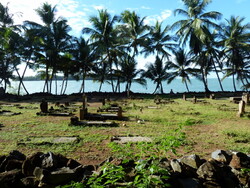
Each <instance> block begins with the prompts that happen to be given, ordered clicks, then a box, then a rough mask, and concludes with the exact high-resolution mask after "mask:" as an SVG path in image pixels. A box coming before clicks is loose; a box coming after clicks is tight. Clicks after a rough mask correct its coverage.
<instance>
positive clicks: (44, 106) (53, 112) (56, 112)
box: [36, 99, 74, 116]
mask: <svg viewBox="0 0 250 188" xmlns="http://www.w3.org/2000/svg"><path fill="white" fill-rule="evenodd" d="M55 106H57V107H58V106H59V107H60V103H59V104H58V102H57V103H56V105H55ZM40 110H41V111H40V112H37V113H36V114H37V115H41V116H71V115H72V112H73V111H74V110H69V109H67V108H60V109H54V108H53V107H52V106H51V107H50V109H48V102H47V101H45V100H44V99H43V100H42V102H41V103H40Z"/></svg>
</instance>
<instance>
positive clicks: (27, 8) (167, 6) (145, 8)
mask: <svg viewBox="0 0 250 188" xmlns="http://www.w3.org/2000/svg"><path fill="white" fill-rule="evenodd" d="M43 2H46V0H45V1H44V0H36V1H34V0H1V3H2V4H3V5H6V4H7V3H9V4H8V6H9V9H10V12H11V13H14V15H15V16H14V19H15V21H16V23H18V24H21V23H22V22H23V21H24V20H30V21H35V22H38V23H39V22H41V21H40V19H39V17H38V16H37V15H36V12H35V9H37V8H38V7H39V6H40V5H41V4H42V3H43ZM47 2H49V3H50V4H52V5H57V14H58V16H62V17H64V18H66V19H67V20H68V24H69V25H70V26H71V28H72V32H71V34H73V35H75V36H79V35H80V34H81V30H82V28H83V27H91V24H90V23H89V21H88V20H89V17H90V16H93V15H97V14H98V10H99V9H107V10H108V12H110V13H111V14H112V15H114V14H116V15H119V14H120V13H121V12H123V11H124V10H131V11H135V12H136V13H137V14H138V15H140V16H141V17H146V19H145V22H146V23H147V24H154V23H155V21H156V20H159V21H162V22H163V23H164V24H169V25H171V24H172V23H174V22H175V21H177V20H179V19H182V18H183V17H181V16H174V15H173V11H174V10H175V9H176V8H183V3H182V1H181V0H48V1H47ZM249 8H250V0H213V1H212V3H211V4H209V5H208V7H207V10H206V11H211V10H214V11H218V12H221V13H222V14H223V18H222V19H221V21H220V22H223V21H224V20H225V19H229V18H230V16H231V15H234V16H241V17H245V18H246V22H250V11H249ZM153 61H154V57H152V56H151V57H149V58H147V59H144V58H143V57H139V58H138V63H139V68H144V66H145V63H148V62H153ZM29 74H30V75H32V72H30V73H29Z"/></svg>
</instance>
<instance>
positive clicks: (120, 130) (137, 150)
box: [0, 99, 250, 160]
mask: <svg viewBox="0 0 250 188" xmlns="http://www.w3.org/2000/svg"><path fill="white" fill-rule="evenodd" d="M205 101H206V103H197V104H193V103H192V102H190V101H183V100H181V99H175V103H174V104H165V105H158V106H157V105H156V104H154V100H153V99H145V100H126V103H127V105H126V106H124V105H123V103H125V101H117V103H118V104H120V105H122V106H123V109H124V110H125V111H126V112H125V113H124V116H127V117H128V118H129V120H128V121H117V123H118V124H119V125H120V126H119V127H74V126H68V124H69V119H70V118H69V117H51V116H37V115H36V112H38V111H39V110H38V109H37V110H36V109H32V108H35V107H39V104H38V103H35V104H27V103H20V104H21V105H22V106H24V107H29V108H27V109H26V108H24V109H18V108H16V107H2V109H1V110H11V111H12V112H21V113H22V114H21V115H16V116H10V117H6V116H0V123H1V124H3V127H2V128H1V130H0V132H1V134H0V155H3V154H7V153H9V152H10V151H11V150H13V149H18V150H20V151H22V152H24V153H25V154H31V153H34V152H37V151H42V152H47V151H52V152H55V153H62V154H64V155H67V156H71V157H73V158H80V156H84V157H88V156H91V157H93V156H94V155H96V154H98V155H96V158H95V159H98V160H102V159H103V160H104V159H105V158H106V157H107V156H111V155H113V156H119V157H127V158H140V157H142V158H144V157H148V156H157V157H160V156H172V155H173V153H174V154H175V155H186V154H191V153H196V154H200V155H204V156H205V155H206V154H208V153H209V152H210V151H211V150H213V149H216V148H220V149H232V150H237V151H242V152H247V153H249V152H250V145H249V144H248V143H249V141H250V137H249V135H250V131H249V130H250V129H249V124H250V119H249V117H248V116H245V117H242V118H238V117H236V112H235V111H221V110H218V107H219V106H223V105H224V106H226V107H227V108H232V109H233V108H235V109H237V108H238V106H237V104H233V103H230V102H229V101H228V100H210V99H206V100H205ZM50 105H51V104H50ZM78 105H80V103H79V104H78ZM107 106H108V104H107ZM148 106H157V107H158V108H157V109H149V108H147V107H148ZM141 108H142V111H141V110H140V109H141ZM77 109H78V110H79V108H77ZM88 110H89V112H95V113H96V110H97V108H96V107H91V106H90V107H89V109H88ZM246 111H247V112H250V107H249V106H247V107H246ZM76 115H78V112H76ZM122 124H126V126H122ZM117 135H123V136H124V135H139V136H148V137H151V138H152V139H153V143H138V144H127V145H122V146H121V145H118V144H114V143H110V139H111V137H112V136H117ZM31 136H38V137H39V136H79V137H80V138H81V141H80V142H79V143H77V144H61V145H58V144H57V145H39V146H37V145H29V146H19V145H17V143H18V141H19V140H22V139H27V138H29V137H31Z"/></svg>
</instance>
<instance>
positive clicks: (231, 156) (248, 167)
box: [0, 150, 250, 188]
mask: <svg viewBox="0 0 250 188" xmlns="http://www.w3.org/2000/svg"><path fill="white" fill-rule="evenodd" d="M154 160H155V159H149V160H140V162H141V161H144V164H146V165H145V166H144V167H145V168H148V167H147V166H150V165H151V164H152V163H153V162H154ZM107 162H109V163H111V164H113V165H116V166H122V167H123V169H124V172H126V174H125V176H126V177H124V178H123V181H122V182H119V181H118V182H115V183H114V184H112V185H111V187H116V186H118V185H119V186H123V187H126V186H127V185H131V183H133V181H135V179H136V177H137V174H138V172H137V170H138V168H137V167H138V164H139V163H140V162H138V161H134V160H130V161H129V162H128V161H127V162H126V163H124V161H122V160H117V159H111V160H109V161H107ZM158 162H159V163H158V167H159V168H162V169H165V172H166V171H167V172H168V178H165V179H164V177H165V176H164V175H166V174H161V172H163V171H157V172H156V171H155V172H154V170H153V171H152V169H155V167H154V168H152V169H151V170H150V172H151V174H150V176H152V177H154V179H158V180H160V179H162V181H161V182H163V183H164V184H170V185H171V186H172V187H175V188H189V187H193V188H199V187H206V188H224V187H225V188H237V187H250V156H248V155H246V154H244V153H241V152H230V151H223V150H216V151H215V152H213V153H212V154H211V158H210V159H209V160H205V159H200V157H199V156H197V155H190V156H184V157H182V158H180V159H173V160H168V159H166V158H164V159H160V160H159V159H158ZM104 164H105V163H104V162H103V163H101V164H100V165H99V166H98V168H97V166H92V165H88V166H83V165H81V164H79V163H78V162H77V161H75V160H72V159H68V158H66V157H63V156H62V155H55V154H53V153H51V152H49V153H47V154H44V153H36V154H34V155H32V156H31V157H26V156H25V155H23V154H22V153H20V152H18V151H13V152H11V153H10V154H9V155H8V156H1V157H0V187H1V188H10V187H48V186H52V187H53V186H54V187H55V186H56V185H64V184H67V183H69V182H71V181H77V182H79V181H83V180H84V181H83V183H84V184H85V185H86V184H87V183H88V180H89V177H90V176H91V175H92V174H93V173H94V174H95V177H97V178H98V176H99V177H102V182H101V183H103V184H105V185H107V187H110V186H109V183H108V182H107V181H108V179H107V180H106V179H105V178H104V177H105V176H104V175H103V174H104V173H105V171H103V168H102V165H104ZM114 173H115V172H114ZM98 174H99V175H98ZM113 175H114V176H115V174H113ZM141 177H143V176H141ZM125 180H127V181H126V182H124V181H125ZM92 181H93V179H92ZM109 182H112V181H109ZM158 182H159V181H158ZM154 186H155V185H152V187H154ZM157 187H161V186H159V185H157Z"/></svg>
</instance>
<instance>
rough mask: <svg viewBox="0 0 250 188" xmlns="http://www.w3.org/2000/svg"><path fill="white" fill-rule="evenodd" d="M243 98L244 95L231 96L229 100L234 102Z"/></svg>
mask: <svg viewBox="0 0 250 188" xmlns="http://www.w3.org/2000/svg"><path fill="white" fill-rule="evenodd" d="M241 100H242V97H230V98H229V101H230V102H233V103H237V104H238V103H239V102H240V101H241Z"/></svg>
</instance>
